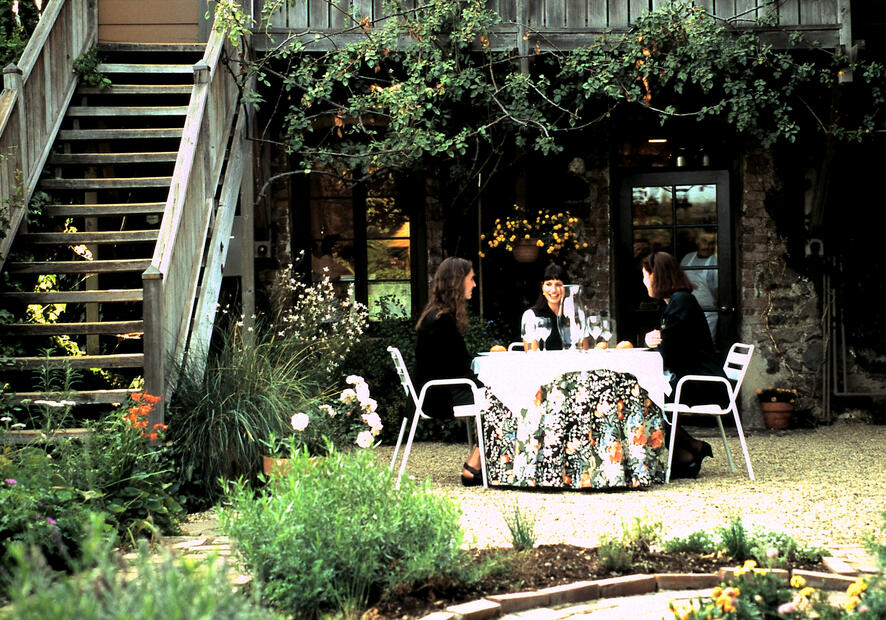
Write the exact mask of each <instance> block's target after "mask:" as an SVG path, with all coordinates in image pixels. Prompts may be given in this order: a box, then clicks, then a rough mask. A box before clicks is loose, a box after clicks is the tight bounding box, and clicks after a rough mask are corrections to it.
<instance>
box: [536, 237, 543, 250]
mask: <svg viewBox="0 0 886 620" xmlns="http://www.w3.org/2000/svg"><path fill="white" fill-rule="evenodd" d="M535 245H537V246H538V247H540V248H543V247H545V242H544V241H542V240H541V239H539V240H538V241H536V242H535Z"/></svg>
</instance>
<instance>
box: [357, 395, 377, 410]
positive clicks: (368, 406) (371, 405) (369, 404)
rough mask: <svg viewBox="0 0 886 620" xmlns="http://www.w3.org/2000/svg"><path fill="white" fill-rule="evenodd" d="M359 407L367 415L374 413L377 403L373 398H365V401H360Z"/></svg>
mask: <svg viewBox="0 0 886 620" xmlns="http://www.w3.org/2000/svg"><path fill="white" fill-rule="evenodd" d="M360 406H361V407H362V408H363V411H365V412H367V413H375V410H376V409H378V403H377V402H376V401H375V399H374V398H367V399H366V400H361V401H360Z"/></svg>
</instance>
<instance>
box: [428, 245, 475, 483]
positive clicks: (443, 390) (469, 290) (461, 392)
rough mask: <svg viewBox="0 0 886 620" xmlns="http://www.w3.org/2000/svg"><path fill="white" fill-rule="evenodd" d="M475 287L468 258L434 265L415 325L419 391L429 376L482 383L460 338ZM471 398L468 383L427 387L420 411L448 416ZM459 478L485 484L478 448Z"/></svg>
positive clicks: (440, 416) (463, 331) (436, 416)
mask: <svg viewBox="0 0 886 620" xmlns="http://www.w3.org/2000/svg"><path fill="white" fill-rule="evenodd" d="M476 286H477V285H476V283H475V282H474V269H473V267H472V266H471V263H470V261H467V260H465V259H463V258H455V257H450V258H447V259H445V260H444V261H443V262H442V263H440V266H439V267H438V268H437V272H436V273H435V274H434V281H433V283H432V284H431V292H430V296H429V298H428V303H427V305H426V306H425V309H424V311H422V313H421V316H420V317H419V319H418V323H417V325H416V330H417V332H418V336H417V338H416V341H415V378H416V388H417V389H419V390H421V387H422V386H423V385H424V384H425V383H427V382H428V381H431V380H432V379H455V378H468V379H471V380H473V381H474V382H475V383H476V384H477V385H483V384H482V383H481V382H480V380H479V379H478V378H477V375H475V374H474V373H473V372H472V371H471V356H470V355H469V354H468V349H467V347H466V346H465V339H464V333H465V330H466V329H467V326H468V315H467V308H466V306H467V300H469V299H470V298H471V295H472V294H473V291H474V287H476ZM473 402H474V394H473V392H472V391H471V389H470V388H468V387H467V386H461V385H457V386H437V387H433V388H430V389H429V390H428V393H427V395H426V396H425V402H424V405H423V410H424V412H425V413H426V414H427V415H429V416H431V417H434V418H438V419H446V418H451V417H452V415H453V414H452V407H453V406H457V405H470V404H472V403H473ZM461 482H462V484H463V485H465V486H475V485H478V484H482V483H483V480H482V472H481V471H480V450H479V449H478V448H477V447H474V449H473V450H472V451H471V454H470V455H469V456H468V458H467V460H466V461H465V463H464V465H463V466H462V472H461Z"/></svg>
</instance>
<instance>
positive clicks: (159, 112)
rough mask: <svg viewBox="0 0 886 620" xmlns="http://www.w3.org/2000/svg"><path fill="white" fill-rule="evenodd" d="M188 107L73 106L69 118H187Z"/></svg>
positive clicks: (70, 108)
mask: <svg viewBox="0 0 886 620" xmlns="http://www.w3.org/2000/svg"><path fill="white" fill-rule="evenodd" d="M187 113H188V106H186V105H177V106H71V107H69V108H68V111H67V113H66V114H67V116H186V115H187Z"/></svg>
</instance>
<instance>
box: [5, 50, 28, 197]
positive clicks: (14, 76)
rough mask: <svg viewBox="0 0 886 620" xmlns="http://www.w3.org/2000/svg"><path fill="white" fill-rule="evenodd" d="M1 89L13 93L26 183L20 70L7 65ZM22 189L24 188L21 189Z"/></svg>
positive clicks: (25, 120) (25, 113)
mask: <svg viewBox="0 0 886 620" xmlns="http://www.w3.org/2000/svg"><path fill="white" fill-rule="evenodd" d="M3 88H5V89H6V90H12V91H15V105H16V107H17V108H18V133H19V141H18V152H19V158H20V159H19V161H20V162H21V171H22V179H24V182H25V183H27V180H28V179H30V178H31V174H30V170H29V168H30V166H29V162H30V160H29V159H28V111H27V110H26V109H25V94H24V89H23V88H22V70H21V69H19V67H18V65H15V64H11V65H7V66H6V68H5V69H3ZM23 189H24V188H23Z"/></svg>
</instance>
